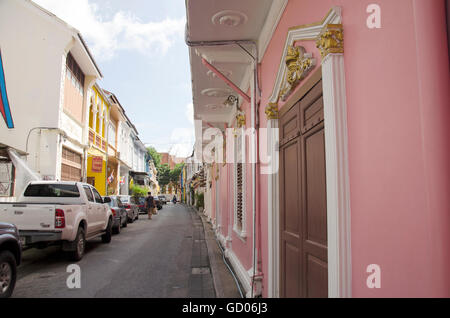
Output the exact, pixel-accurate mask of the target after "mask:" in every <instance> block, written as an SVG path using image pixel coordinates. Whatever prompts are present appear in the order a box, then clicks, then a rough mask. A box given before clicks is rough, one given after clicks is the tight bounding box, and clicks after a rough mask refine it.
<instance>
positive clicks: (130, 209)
mask: <svg viewBox="0 0 450 318" xmlns="http://www.w3.org/2000/svg"><path fill="white" fill-rule="evenodd" d="M117 197H118V198H119V200H120V201H121V202H122V204H123V206H124V208H125V209H126V210H127V215H128V222H129V223H133V222H134V220H137V219H138V218H139V206H138V204H136V201H135V200H134V197H132V196H131V195H118V196H117Z"/></svg>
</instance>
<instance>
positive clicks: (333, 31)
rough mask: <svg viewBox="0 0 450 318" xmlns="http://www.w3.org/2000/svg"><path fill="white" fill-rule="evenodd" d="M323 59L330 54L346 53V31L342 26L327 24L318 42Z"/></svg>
mask: <svg viewBox="0 0 450 318" xmlns="http://www.w3.org/2000/svg"><path fill="white" fill-rule="evenodd" d="M316 46H317V48H318V49H319V50H320V54H321V55H322V59H324V58H325V57H326V56H327V55H328V54H330V53H344V30H343V28H342V24H327V25H326V26H325V27H324V28H323V29H322V31H321V32H320V34H319V36H318V37H317V40H316Z"/></svg>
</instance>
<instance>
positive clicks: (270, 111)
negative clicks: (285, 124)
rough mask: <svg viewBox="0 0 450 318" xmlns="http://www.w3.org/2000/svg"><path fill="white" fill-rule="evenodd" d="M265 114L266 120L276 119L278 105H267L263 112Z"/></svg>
mask: <svg viewBox="0 0 450 318" xmlns="http://www.w3.org/2000/svg"><path fill="white" fill-rule="evenodd" d="M264 112H265V113H266V116H267V119H268V120H269V119H278V103H269V106H267V107H266V110H265V111H264Z"/></svg>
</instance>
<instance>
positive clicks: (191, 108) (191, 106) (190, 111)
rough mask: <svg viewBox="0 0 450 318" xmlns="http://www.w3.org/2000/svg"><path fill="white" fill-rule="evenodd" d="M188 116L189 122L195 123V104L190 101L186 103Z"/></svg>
mask: <svg viewBox="0 0 450 318" xmlns="http://www.w3.org/2000/svg"><path fill="white" fill-rule="evenodd" d="M186 117H187V119H188V120H189V122H190V123H191V124H192V125H193V124H194V104H193V103H189V104H187V105H186Z"/></svg>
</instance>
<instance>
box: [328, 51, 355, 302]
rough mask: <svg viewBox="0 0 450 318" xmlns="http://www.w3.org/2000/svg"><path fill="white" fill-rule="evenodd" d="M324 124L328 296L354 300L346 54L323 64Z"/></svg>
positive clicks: (333, 55)
mask: <svg viewBox="0 0 450 318" xmlns="http://www.w3.org/2000/svg"><path fill="white" fill-rule="evenodd" d="M322 84H323V101H324V121H325V149H326V171H327V174H326V182H327V226H328V228H327V229H328V269H329V270H328V295H329V297H351V281H352V279H351V274H352V271H351V240H350V230H351V229H350V225H351V224H350V186H349V170H348V136H347V135H348V134H347V104H346V95H345V94H346V92H345V70H344V55H343V54H342V53H337V54H334V53H330V54H328V55H327V56H326V57H325V58H324V60H323V62H322Z"/></svg>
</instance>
